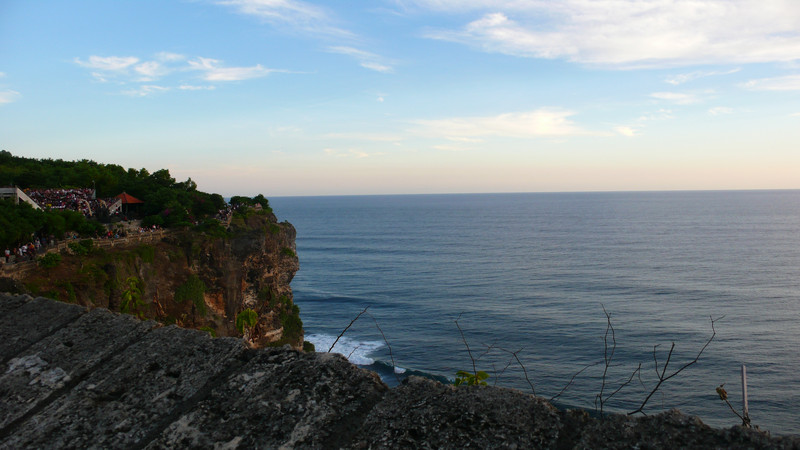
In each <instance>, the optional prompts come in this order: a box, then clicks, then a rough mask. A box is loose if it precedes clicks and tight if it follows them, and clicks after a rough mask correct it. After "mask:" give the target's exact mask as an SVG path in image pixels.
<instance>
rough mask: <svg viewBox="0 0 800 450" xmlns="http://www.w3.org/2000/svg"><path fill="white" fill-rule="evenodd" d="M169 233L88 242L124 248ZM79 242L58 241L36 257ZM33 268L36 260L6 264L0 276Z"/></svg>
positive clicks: (2, 267)
mask: <svg viewBox="0 0 800 450" xmlns="http://www.w3.org/2000/svg"><path fill="white" fill-rule="evenodd" d="M170 233H171V231H169V230H164V229H160V230H156V231H147V232H144V233H138V234H130V235H128V236H125V237H117V238H103V239H97V238H90V240H91V241H92V243H93V245H94V246H95V247H98V248H113V247H125V246H128V245H130V244H133V243H139V242H152V241H157V240H160V239H161V238H163V237H164V236H166V235H168V234H170ZM79 240H83V239H67V240H63V241H60V242H58V243H56V244H55V245H51V246H49V247H47V248H42V249H41V250H40V251H39V253H38V255H37V256H40V255H45V254H47V253H56V252H59V253H60V252H62V251H69V244H70V243H72V242H78V241H79ZM0 258H2V256H0ZM34 267H36V260H27V261H15V262H11V263H8V264H5V263H4V264H0V275H2V276H10V277H12V278H14V275H15V274H20V273H24V272H27V271H29V270H30V269H32V268H34Z"/></svg>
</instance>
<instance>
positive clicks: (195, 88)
mask: <svg viewBox="0 0 800 450" xmlns="http://www.w3.org/2000/svg"><path fill="white" fill-rule="evenodd" d="M216 88H217V87H216V86H212V85H208V86H195V85H191V84H182V85H180V86H178V89H180V90H182V91H213V90H214V89H216Z"/></svg>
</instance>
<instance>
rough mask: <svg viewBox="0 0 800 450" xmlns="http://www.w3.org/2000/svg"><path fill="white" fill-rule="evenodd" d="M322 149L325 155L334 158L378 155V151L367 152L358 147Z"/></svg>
mask: <svg viewBox="0 0 800 450" xmlns="http://www.w3.org/2000/svg"><path fill="white" fill-rule="evenodd" d="M322 151H323V152H325V154H326V155H328V156H333V157H336V158H369V157H370V156H375V155H380V153H367V152H365V151H363V150H359V149H348V150H337V149H335V148H325V149H323V150H322Z"/></svg>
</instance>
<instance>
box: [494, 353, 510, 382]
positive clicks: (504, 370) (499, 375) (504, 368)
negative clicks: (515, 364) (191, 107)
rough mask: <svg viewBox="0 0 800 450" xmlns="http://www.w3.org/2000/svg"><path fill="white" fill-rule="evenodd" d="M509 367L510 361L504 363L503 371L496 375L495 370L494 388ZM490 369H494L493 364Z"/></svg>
mask: <svg viewBox="0 0 800 450" xmlns="http://www.w3.org/2000/svg"><path fill="white" fill-rule="evenodd" d="M510 365H511V360H510V359H509V360H508V362H507V363H506V366H505V367H503V370H501V371H500V374H498V373H497V369H495V371H494V372H495V376H494V386H497V381H498V380H499V379H500V377H501V376H503V374H504V373H506V369H508V366H510ZM492 368H494V364H492Z"/></svg>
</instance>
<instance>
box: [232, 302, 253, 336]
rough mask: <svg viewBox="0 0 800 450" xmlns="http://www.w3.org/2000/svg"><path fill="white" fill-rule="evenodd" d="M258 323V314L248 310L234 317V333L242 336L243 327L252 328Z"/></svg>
mask: <svg viewBox="0 0 800 450" xmlns="http://www.w3.org/2000/svg"><path fill="white" fill-rule="evenodd" d="M256 322H258V313H256V312H255V311H253V310H252V309H250V308H247V309H245V310H244V311H242V312H240V313H239V314H237V315H236V331H238V332H239V333H242V334H244V330H245V327H247V328H253V327H254V326H256Z"/></svg>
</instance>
